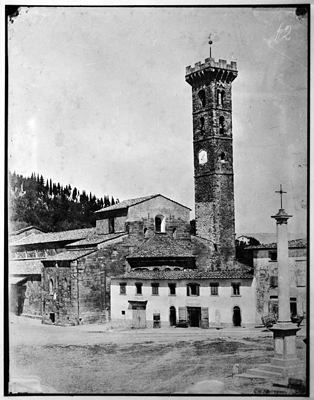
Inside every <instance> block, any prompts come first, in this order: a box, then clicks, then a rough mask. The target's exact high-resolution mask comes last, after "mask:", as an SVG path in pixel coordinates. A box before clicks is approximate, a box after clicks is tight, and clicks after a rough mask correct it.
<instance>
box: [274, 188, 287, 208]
mask: <svg viewBox="0 0 314 400" xmlns="http://www.w3.org/2000/svg"><path fill="white" fill-rule="evenodd" d="M275 193H280V206H281V207H280V208H281V209H282V194H283V193H287V192H284V191H283V190H282V185H280V190H279V191H278V190H276V191H275Z"/></svg>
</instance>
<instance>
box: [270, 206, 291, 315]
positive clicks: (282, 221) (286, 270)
mask: <svg viewBox="0 0 314 400" xmlns="http://www.w3.org/2000/svg"><path fill="white" fill-rule="evenodd" d="M290 217H292V215H288V214H287V213H286V212H285V210H284V209H282V208H281V209H280V210H279V212H278V213H277V214H276V215H273V216H272V218H275V220H276V221H277V268H278V308H279V310H278V311H279V313H278V314H279V315H278V323H282V322H290V267H289V248H288V227H287V224H288V219H289V218H290Z"/></svg>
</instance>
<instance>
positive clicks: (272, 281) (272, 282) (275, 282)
mask: <svg viewBox="0 0 314 400" xmlns="http://www.w3.org/2000/svg"><path fill="white" fill-rule="evenodd" d="M269 278H270V287H272V288H275V287H277V286H278V276H276V275H273V276H270V277H269Z"/></svg>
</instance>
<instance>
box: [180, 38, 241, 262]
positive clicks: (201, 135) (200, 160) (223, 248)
mask: <svg viewBox="0 0 314 400" xmlns="http://www.w3.org/2000/svg"><path fill="white" fill-rule="evenodd" d="M210 44H211V42H210ZM237 75H238V72H237V64H236V63H235V62H232V61H231V63H230V64H227V62H226V61H225V60H219V61H218V62H216V61H215V59H214V58H212V57H209V58H206V59H205V62H204V63H202V62H198V63H196V64H195V66H194V67H191V66H189V67H187V68H186V76H185V80H186V81H187V82H188V83H189V84H190V85H191V86H192V116H193V149H194V185H195V220H196V234H197V236H201V237H203V238H206V239H208V240H209V241H210V242H211V243H212V246H213V252H212V267H216V268H217V267H218V268H219V269H225V268H232V267H233V265H234V259H235V217H234V181H233V139H232V101H231V93H232V91H231V89H232V82H233V80H234V79H235V78H236V77H237Z"/></svg>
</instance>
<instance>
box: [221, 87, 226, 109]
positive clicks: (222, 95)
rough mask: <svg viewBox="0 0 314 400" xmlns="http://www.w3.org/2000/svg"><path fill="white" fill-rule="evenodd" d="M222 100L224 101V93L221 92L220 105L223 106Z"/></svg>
mask: <svg viewBox="0 0 314 400" xmlns="http://www.w3.org/2000/svg"><path fill="white" fill-rule="evenodd" d="M224 99H225V92H224V91H223V90H222V91H221V105H222V106H223V105H224Z"/></svg>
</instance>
